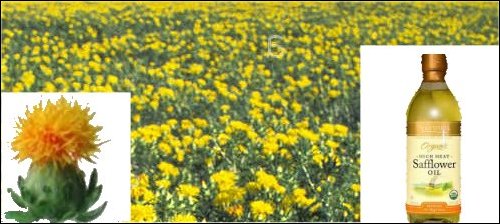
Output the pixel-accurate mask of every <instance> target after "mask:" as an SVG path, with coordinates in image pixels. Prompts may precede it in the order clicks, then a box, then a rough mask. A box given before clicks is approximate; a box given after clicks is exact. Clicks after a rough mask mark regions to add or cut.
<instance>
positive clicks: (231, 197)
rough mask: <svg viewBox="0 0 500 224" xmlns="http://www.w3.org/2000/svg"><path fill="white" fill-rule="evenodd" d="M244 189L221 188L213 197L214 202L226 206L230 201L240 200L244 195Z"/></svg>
mask: <svg viewBox="0 0 500 224" xmlns="http://www.w3.org/2000/svg"><path fill="white" fill-rule="evenodd" d="M245 193H246V192H245V189H244V188H241V187H231V188H228V189H224V190H221V191H220V192H219V193H217V195H216V196H215V198H214V204H215V205H220V206H227V205H229V204H231V203H232V202H237V201H242V200H243V198H244V197H245Z"/></svg>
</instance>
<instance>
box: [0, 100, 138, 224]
mask: <svg viewBox="0 0 500 224" xmlns="http://www.w3.org/2000/svg"><path fill="white" fill-rule="evenodd" d="M1 99H2V112H1V118H2V124H1V134H2V138H1V139H2V141H1V162H2V175H1V178H2V179H1V196H2V202H1V203H2V204H1V205H2V209H1V213H2V215H1V216H2V222H23V223H25V222H66V221H74V222H123V221H128V220H130V197H129V195H130V93H2V96H1Z"/></svg>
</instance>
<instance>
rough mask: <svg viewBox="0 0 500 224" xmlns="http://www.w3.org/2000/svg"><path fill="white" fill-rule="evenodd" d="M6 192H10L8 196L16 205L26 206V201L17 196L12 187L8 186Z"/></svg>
mask: <svg viewBox="0 0 500 224" xmlns="http://www.w3.org/2000/svg"><path fill="white" fill-rule="evenodd" d="M7 192H8V193H10V196H11V197H12V200H13V201H14V202H15V203H16V204H17V206H19V207H21V208H27V207H28V205H27V204H26V202H25V201H24V200H23V199H22V198H21V196H19V195H18V194H17V193H16V192H15V191H13V190H12V188H8V189H7Z"/></svg>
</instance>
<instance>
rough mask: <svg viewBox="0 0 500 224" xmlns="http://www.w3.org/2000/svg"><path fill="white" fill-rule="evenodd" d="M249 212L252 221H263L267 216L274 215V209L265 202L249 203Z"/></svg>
mask: <svg viewBox="0 0 500 224" xmlns="http://www.w3.org/2000/svg"><path fill="white" fill-rule="evenodd" d="M250 211H251V212H252V215H253V218H254V219H256V220H265V219H266V218H267V216H268V215H272V214H273V213H274V207H273V205H272V204H271V203H268V202H265V201H261V200H258V201H252V202H251V203H250Z"/></svg>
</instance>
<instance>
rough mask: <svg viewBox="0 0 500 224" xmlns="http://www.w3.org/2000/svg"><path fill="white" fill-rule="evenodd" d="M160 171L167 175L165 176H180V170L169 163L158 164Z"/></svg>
mask: <svg viewBox="0 0 500 224" xmlns="http://www.w3.org/2000/svg"><path fill="white" fill-rule="evenodd" d="M158 169H159V170H160V171H161V172H162V173H163V174H164V175H165V176H174V177H176V176H178V175H179V169H178V168H177V167H175V166H174V165H173V164H171V163H167V162H160V164H158Z"/></svg>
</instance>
